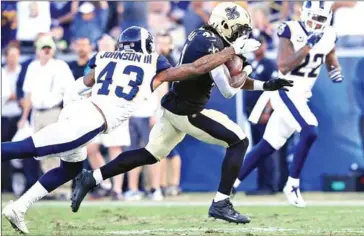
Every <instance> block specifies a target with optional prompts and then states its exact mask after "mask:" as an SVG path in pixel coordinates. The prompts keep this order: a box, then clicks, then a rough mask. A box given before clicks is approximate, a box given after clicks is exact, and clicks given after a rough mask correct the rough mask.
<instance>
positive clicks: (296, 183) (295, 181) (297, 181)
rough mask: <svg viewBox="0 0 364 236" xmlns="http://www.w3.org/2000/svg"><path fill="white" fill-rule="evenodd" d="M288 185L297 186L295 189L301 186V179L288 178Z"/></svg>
mask: <svg viewBox="0 0 364 236" xmlns="http://www.w3.org/2000/svg"><path fill="white" fill-rule="evenodd" d="M287 185H290V186H295V187H297V186H300V179H295V178H292V177H288V180H287Z"/></svg>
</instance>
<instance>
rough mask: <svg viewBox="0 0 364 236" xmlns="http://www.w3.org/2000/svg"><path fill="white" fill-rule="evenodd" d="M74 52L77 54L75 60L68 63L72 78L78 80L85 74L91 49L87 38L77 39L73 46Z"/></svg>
mask: <svg viewBox="0 0 364 236" xmlns="http://www.w3.org/2000/svg"><path fill="white" fill-rule="evenodd" d="M74 49H75V52H76V54H77V60H75V61H71V62H69V63H68V66H69V67H70V69H71V71H72V74H73V77H74V78H75V79H78V78H80V77H82V76H83V75H84V73H85V69H86V67H87V63H88V60H89V59H90V57H91V53H92V47H91V43H90V40H89V39H88V38H80V39H77V40H76V42H75V45H74Z"/></svg>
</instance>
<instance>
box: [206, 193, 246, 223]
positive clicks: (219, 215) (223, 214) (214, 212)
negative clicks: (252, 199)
mask: <svg viewBox="0 0 364 236" xmlns="http://www.w3.org/2000/svg"><path fill="white" fill-rule="evenodd" d="M209 217H213V218H215V219H220V220H225V221H227V222H233V223H237V224H246V223H249V222H250V219H249V217H247V216H244V215H241V214H240V213H239V212H237V211H236V210H235V209H234V207H233V204H231V202H230V199H229V198H227V199H225V200H221V201H218V202H214V201H212V204H211V206H210V209H209Z"/></svg>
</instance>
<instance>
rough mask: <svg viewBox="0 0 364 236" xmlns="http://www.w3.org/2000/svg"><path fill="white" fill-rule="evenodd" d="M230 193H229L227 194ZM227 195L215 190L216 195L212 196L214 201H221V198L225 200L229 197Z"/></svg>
mask: <svg viewBox="0 0 364 236" xmlns="http://www.w3.org/2000/svg"><path fill="white" fill-rule="evenodd" d="M229 195H230V194H229ZM229 195H225V194H223V193H220V192H217V193H216V196H215V198H214V202H218V201H222V200H225V199H227V198H229V197H230V196H229Z"/></svg>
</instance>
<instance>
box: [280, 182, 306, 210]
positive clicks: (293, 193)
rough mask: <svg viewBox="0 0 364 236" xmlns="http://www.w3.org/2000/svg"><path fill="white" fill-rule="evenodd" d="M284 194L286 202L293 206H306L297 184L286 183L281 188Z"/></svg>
mask: <svg viewBox="0 0 364 236" xmlns="http://www.w3.org/2000/svg"><path fill="white" fill-rule="evenodd" d="M283 192H284V194H285V195H286V198H287V200H288V203H289V204H291V205H292V206H295V207H300V208H302V207H306V203H305V201H304V200H303V198H302V196H301V192H300V188H299V186H293V185H290V184H286V186H285V187H284V189H283Z"/></svg>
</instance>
